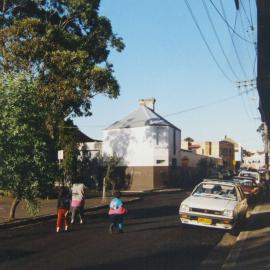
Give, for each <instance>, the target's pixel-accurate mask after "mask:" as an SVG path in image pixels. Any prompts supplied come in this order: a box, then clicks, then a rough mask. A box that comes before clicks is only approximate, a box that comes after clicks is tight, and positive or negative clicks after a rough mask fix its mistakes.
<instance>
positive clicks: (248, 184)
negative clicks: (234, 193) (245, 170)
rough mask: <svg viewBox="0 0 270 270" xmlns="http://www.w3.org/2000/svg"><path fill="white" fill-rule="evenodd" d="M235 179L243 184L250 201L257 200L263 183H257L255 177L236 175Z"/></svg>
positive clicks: (242, 186)
mask: <svg viewBox="0 0 270 270" xmlns="http://www.w3.org/2000/svg"><path fill="white" fill-rule="evenodd" d="M233 181H234V182H235V183H236V184H239V185H240V186H241V188H242V190H243V192H244V194H245V195H246V197H247V199H248V201H249V202H251V201H252V202H255V200H256V199H257V197H258V196H259V195H260V194H261V193H262V191H263V187H262V185H261V184H257V183H256V181H255V179H254V178H252V177H245V176H235V177H234V178H233Z"/></svg>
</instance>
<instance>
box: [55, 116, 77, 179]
mask: <svg viewBox="0 0 270 270" xmlns="http://www.w3.org/2000/svg"><path fill="white" fill-rule="evenodd" d="M77 132H78V127H77V126H75V125H74V124H73V121H72V120H70V119H68V120H67V121H63V123H62V125H61V126H60V134H59V137H60V139H59V141H60V143H59V148H60V149H63V161H62V163H61V172H62V184H63V183H71V182H72V181H74V180H75V179H76V178H77V162H78V156H79V149H78V142H77V140H76V134H77Z"/></svg>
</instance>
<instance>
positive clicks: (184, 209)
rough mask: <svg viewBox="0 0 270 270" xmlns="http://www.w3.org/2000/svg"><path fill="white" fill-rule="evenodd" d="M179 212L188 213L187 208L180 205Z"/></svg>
mask: <svg viewBox="0 0 270 270" xmlns="http://www.w3.org/2000/svg"><path fill="white" fill-rule="evenodd" d="M180 211H181V212H189V207H188V206H187V205H186V204H181V206H180Z"/></svg>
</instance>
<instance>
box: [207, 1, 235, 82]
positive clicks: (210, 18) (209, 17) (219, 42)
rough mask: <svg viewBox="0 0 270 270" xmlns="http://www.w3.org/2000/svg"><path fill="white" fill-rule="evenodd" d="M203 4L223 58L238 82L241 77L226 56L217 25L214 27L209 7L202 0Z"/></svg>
mask: <svg viewBox="0 0 270 270" xmlns="http://www.w3.org/2000/svg"><path fill="white" fill-rule="evenodd" d="M202 3H203V6H204V9H205V12H206V14H207V17H208V20H209V21H210V24H211V27H212V29H213V32H214V34H215V37H216V39H217V41H218V44H219V47H220V49H221V51H222V54H223V56H224V57H225V59H226V62H227V64H228V66H229V68H230V70H231V72H232V74H233V75H234V76H235V78H236V79H237V80H239V77H238V76H237V74H236V72H235V70H234V69H233V67H232V64H231V62H230V60H229V58H228V57H227V55H226V53H225V50H224V48H223V46H222V43H221V40H220V38H219V36H218V33H217V31H216V28H215V25H214V23H213V20H212V17H211V15H210V12H209V9H208V7H207V5H206V3H205V0H202Z"/></svg>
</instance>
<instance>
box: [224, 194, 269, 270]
mask: <svg viewBox="0 0 270 270" xmlns="http://www.w3.org/2000/svg"><path fill="white" fill-rule="evenodd" d="M269 252H270V197H269V196H268V198H267V199H265V200H264V201H263V202H261V203H258V204H257V205H256V206H255V207H254V209H253V210H252V211H251V216H250V218H249V219H248V221H247V224H246V229H245V230H244V231H242V232H241V233H240V234H239V235H238V237H237V241H236V243H235V245H234V246H233V248H232V249H231V251H230V253H229V255H228V256H227V258H226V260H225V262H224V264H223V266H222V268H221V269H222V270H243V269H245V270H256V269H260V270H263V269H270V256H269Z"/></svg>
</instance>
